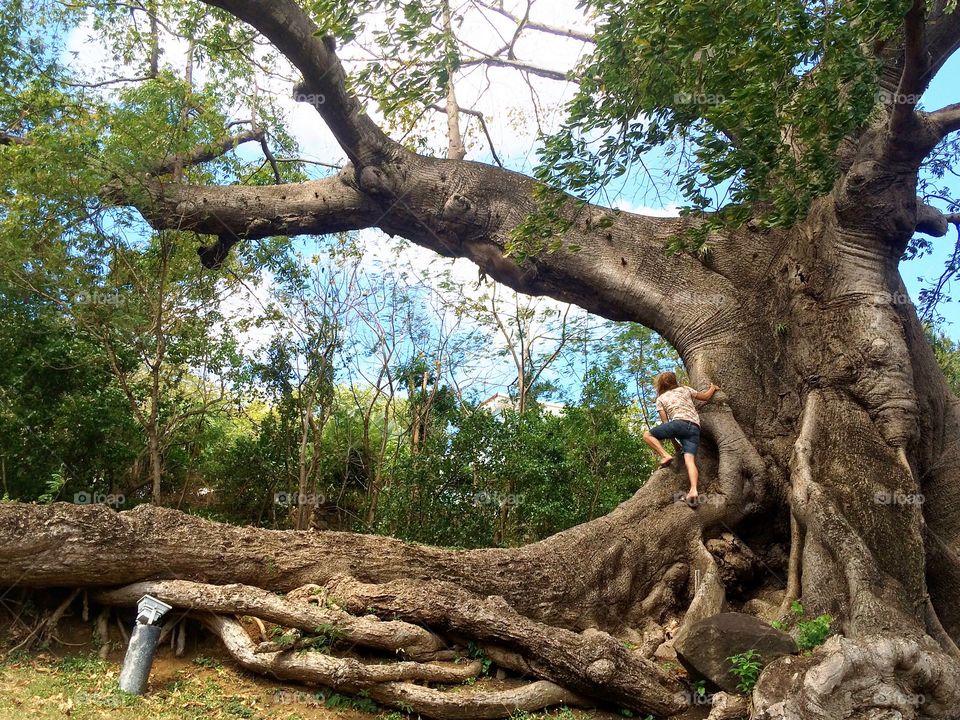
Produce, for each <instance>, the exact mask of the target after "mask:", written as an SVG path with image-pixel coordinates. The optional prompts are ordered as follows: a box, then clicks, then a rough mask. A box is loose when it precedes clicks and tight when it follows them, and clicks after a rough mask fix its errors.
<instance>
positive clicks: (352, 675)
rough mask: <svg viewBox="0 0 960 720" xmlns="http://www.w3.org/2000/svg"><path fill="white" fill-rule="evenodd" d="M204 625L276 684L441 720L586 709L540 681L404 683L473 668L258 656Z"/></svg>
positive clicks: (229, 629)
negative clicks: (360, 697)
mask: <svg viewBox="0 0 960 720" xmlns="http://www.w3.org/2000/svg"><path fill="white" fill-rule="evenodd" d="M203 623H204V625H206V627H208V628H209V629H210V630H212V631H213V632H214V633H215V634H216V635H217V636H218V637H220V639H221V640H222V641H223V643H224V646H225V647H226V649H227V651H228V652H229V653H230V655H231V656H232V657H233V658H234V659H235V660H236V661H237V663H238V664H240V665H241V666H242V667H244V668H246V669H247V670H250V671H252V672H255V673H259V674H265V675H271V676H273V677H276V678H278V679H281V680H295V681H297V682H302V683H306V684H309V685H317V684H320V685H326V686H329V687H332V688H335V689H338V690H342V691H345V692H349V693H355V694H356V693H363V694H365V695H366V696H367V697H370V698H371V699H373V700H375V701H376V702H378V703H381V704H383V705H387V706H389V707H393V708H399V709H402V710H405V711H407V712H411V713H415V714H420V715H424V716H427V717H432V718H439V719H440V720H468V719H469V718H478V719H480V718H501V717H506V716H509V715H511V714H513V713H514V712H516V711H518V710H522V711H526V712H532V711H535V710H540V709H543V708H546V707H551V706H554V705H560V704H565V705H574V706H578V705H584V704H587V703H585V701H584V700H583V699H582V698H580V697H578V696H576V695H575V694H573V693H570V692H568V691H566V690H564V689H563V688H561V687H559V686H558V685H555V684H554V683H551V682H545V681H539V682H533V683H528V684H527V685H524V686H522V687H519V688H515V689H512V690H504V691H497V692H467V691H464V692H449V691H442V690H436V689H433V688H428V687H424V686H422V685H416V684H413V683H412V682H409V681H411V680H421V681H423V680H429V681H433V682H440V683H459V682H463V681H465V680H467V679H468V678H471V677H475V676H476V674H477V673H478V672H479V669H480V668H479V667H478V663H468V664H465V665H462V666H456V665H449V666H441V665H424V664H420V663H391V664H386V665H364V664H363V663H360V662H358V661H355V660H346V659H343V658H333V657H330V656H328V655H322V654H319V653H286V652H278V653H267V654H264V653H257V652H256V648H255V646H254V643H253V642H252V641H251V640H250V638H249V636H248V635H247V633H246V631H245V630H244V629H243V627H242V626H241V625H240V624H239V623H238V622H237V621H235V620H231V619H229V618H226V617H223V616H221V615H205V616H204V617H203Z"/></svg>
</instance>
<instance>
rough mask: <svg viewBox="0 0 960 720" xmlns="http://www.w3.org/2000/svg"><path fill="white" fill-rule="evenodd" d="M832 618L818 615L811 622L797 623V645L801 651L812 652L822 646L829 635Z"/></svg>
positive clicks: (802, 621)
mask: <svg viewBox="0 0 960 720" xmlns="http://www.w3.org/2000/svg"><path fill="white" fill-rule="evenodd" d="M832 622H833V618H832V617H831V616H829V615H818V616H817V617H815V618H813V620H801V621H800V622H799V623H797V645H798V646H799V647H800V649H801V650H813V648H815V647H817V646H818V645H822V644H823V641H824V640H826V639H827V636H828V635H829V634H830V624H831V623H832Z"/></svg>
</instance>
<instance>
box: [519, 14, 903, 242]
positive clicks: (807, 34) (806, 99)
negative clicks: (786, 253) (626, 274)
mask: <svg viewBox="0 0 960 720" xmlns="http://www.w3.org/2000/svg"><path fill="white" fill-rule="evenodd" d="M585 6H586V7H587V9H588V10H589V11H592V12H594V13H596V14H597V16H598V23H597V26H596V35H595V49H594V52H593V54H592V55H591V56H589V57H588V58H587V59H586V60H585V61H584V62H583V63H582V65H581V67H579V68H578V69H577V71H576V74H577V76H578V77H579V79H580V84H579V90H578V92H577V95H576V96H575V97H574V99H573V100H572V101H571V102H570V104H569V106H568V119H567V121H566V123H565V125H564V126H563V128H562V129H561V130H560V131H559V132H558V133H556V134H555V135H553V136H551V137H548V138H547V140H546V142H545V144H544V146H543V148H542V149H541V150H540V166H539V168H538V169H537V171H536V176H537V177H538V179H540V180H541V181H542V182H543V183H544V184H545V186H552V187H562V188H565V189H568V190H570V191H572V192H573V193H575V194H578V195H581V196H592V195H594V194H595V193H596V192H597V191H599V190H600V189H601V188H603V187H604V186H605V185H607V184H609V183H610V182H611V181H613V180H615V179H617V178H620V177H622V176H624V175H625V174H627V173H628V172H629V171H630V170H631V167H632V166H633V165H635V164H637V163H638V162H640V161H641V159H642V158H643V157H644V156H645V155H646V154H647V153H649V152H650V151H651V150H654V149H660V150H661V151H662V152H663V153H664V154H665V155H666V157H667V158H675V159H676V165H677V171H676V177H675V182H676V184H677V186H678V187H679V189H680V191H681V192H682V194H683V197H684V198H685V199H686V201H687V203H688V206H687V208H686V211H687V212H689V213H695V214H698V215H699V214H700V213H702V212H705V211H708V210H711V211H714V215H713V216H712V218H711V220H710V222H708V223H706V225H704V226H701V228H700V230H699V232H698V234H697V235H695V236H692V237H689V238H686V239H685V240H686V241H688V243H689V241H691V240H692V241H693V246H694V247H701V246H702V245H703V243H704V242H705V239H706V233H707V231H708V229H709V228H711V227H716V226H718V225H725V224H739V223H742V222H743V221H745V220H746V219H747V218H748V217H751V216H754V211H755V209H756V208H757V207H764V208H766V210H765V211H764V212H763V213H762V214H761V215H760V216H759V217H754V222H757V223H759V224H761V225H767V226H783V225H789V224H791V223H792V222H793V221H795V220H796V219H797V218H798V217H800V216H801V215H802V214H803V213H804V212H805V211H806V209H807V206H808V205H809V203H810V201H811V200H812V199H813V198H814V197H816V196H818V195H821V194H823V193H825V192H827V191H829V189H830V188H831V186H832V185H833V181H834V179H835V178H836V176H837V169H838V168H837V166H836V160H835V157H836V149H837V147H838V146H839V143H840V142H841V140H842V139H843V137H845V136H846V135H848V134H850V133H851V132H853V131H855V130H857V129H858V128H860V127H861V126H863V125H864V123H865V122H866V121H867V119H868V118H869V116H870V114H871V113H872V112H873V111H874V110H875V109H876V108H877V106H878V93H877V89H878V75H877V71H878V66H877V65H876V63H875V62H873V61H872V60H871V59H869V57H868V55H867V54H866V53H864V52H863V50H862V48H864V47H866V46H868V45H872V44H874V43H877V42H881V41H883V40H885V39H887V38H889V37H891V35H892V34H893V33H894V32H895V31H896V30H897V29H898V28H899V26H900V22H901V20H902V17H903V14H904V13H905V11H906V9H907V5H906V4H904V3H902V2H901V3H894V4H890V3H880V2H857V3H853V4H845V3H844V4H841V3H828V4H826V5H824V6H823V7H819V6H818V8H817V9H813V8H812V7H811V6H810V5H809V4H807V3H802V2H797V1H796V0H787V1H786V2H775V3H773V4H772V5H771V4H770V3H769V2H760V1H759V0H737V1H736V2H733V3H723V5H722V8H721V7H720V5H717V6H716V7H713V5H712V4H711V3H709V2H708V3H670V2H662V1H661V0H645V1H643V2H634V1H633V0H588V2H586V3H585ZM828 118H829V120H828ZM788 129H789V135H790V136H791V137H792V138H793V140H794V142H792V143H785V142H783V138H784V137H785V133H787V131H788ZM734 139H735V141H734ZM543 208H544V209H543V212H542V213H541V215H542V216H545V217H546V218H547V219H548V220H549V219H550V218H551V217H555V218H559V217H560V216H561V213H560V212H559V210H560V208H558V207H557V205H556V203H552V202H550V200H549V198H547V202H545V203H543ZM537 223H540V224H542V223H543V220H541V219H534V220H533V221H531V222H528V224H527V227H526V229H525V233H524V234H523V235H525V237H521V238H520V239H519V241H520V243H521V244H522V243H523V241H525V240H526V241H528V244H530V243H534V250H536V249H537V248H536V243H537V242H538V238H539V237H541V236H543V235H544V233H543V232H542V231H538V230H537ZM528 250H529V248H528Z"/></svg>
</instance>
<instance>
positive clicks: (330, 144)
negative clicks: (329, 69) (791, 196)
mask: <svg viewBox="0 0 960 720" xmlns="http://www.w3.org/2000/svg"><path fill="white" fill-rule="evenodd" d="M506 5H507V7H511V5H514V6H516V7H518V8H519V7H520V5H519V3H517V2H513V3H511V2H510V1H508V2H507V3H506ZM576 5H577V3H576V0H541V1H540V3H539V4H535V5H534V6H533V12H532V14H531V19H532V20H534V21H537V20H540V21H543V22H548V23H550V24H552V25H561V26H567V27H580V28H583V29H587V28H588V24H587V23H585V22H584V20H583V18H582V16H581V14H580V11H579V10H578V9H577V8H576ZM524 6H525V3H524ZM520 14H522V12H521V13H520ZM461 33H462V35H463V36H464V37H467V38H469V43H470V44H471V45H473V46H474V47H480V48H487V49H492V48H494V47H497V46H498V45H500V44H502V42H503V41H504V40H506V39H509V38H510V36H511V35H512V25H511V23H510V22H509V21H507V20H506V19H502V18H498V17H497V16H495V15H493V16H492V17H488V16H482V15H480V14H478V13H476V12H471V11H468V12H467V13H466V16H465V19H464V24H463V26H462V30H461ZM361 39H362V38H361ZM185 50H186V48H185V46H184V45H183V44H182V43H179V44H178V43H177V42H175V41H167V42H165V43H164V56H163V61H164V62H167V63H171V64H172V66H173V67H175V68H182V67H183V58H184V57H185ZM516 50H517V56H518V57H519V58H520V59H521V60H524V61H527V62H530V63H533V64H535V65H541V66H545V67H549V68H551V69H557V70H561V71H564V70H567V69H569V68H572V67H573V66H574V65H575V64H576V62H577V61H578V59H580V58H581V57H582V56H583V54H584V53H585V52H588V50H589V46H588V45H586V44H584V43H582V42H579V41H576V40H570V39H567V38H559V37H555V36H553V35H545V34H541V33H530V35H529V36H523V37H522V38H521V40H520V41H519V42H518V43H517V46H516ZM66 52H68V53H71V59H70V64H71V65H72V66H73V67H75V68H78V67H79V68H82V71H81V72H83V73H85V74H86V75H87V76H88V77H89V78H91V79H92V78H98V77H102V74H103V72H104V71H105V69H107V68H110V67H111V66H114V68H115V64H114V63H113V62H112V60H111V59H110V58H109V57H108V56H107V55H106V53H105V51H104V50H103V49H102V46H101V45H100V43H99V42H98V41H97V38H96V34H95V33H94V32H92V31H91V29H90V28H89V27H85V28H84V27H81V28H79V29H77V30H76V31H74V32H73V33H71V35H70V36H69V38H68V39H67V47H66ZM341 57H342V58H343V59H344V62H345V64H346V65H347V66H348V68H349V67H357V66H358V65H359V64H361V63H364V62H368V61H369V58H368V57H366V56H365V54H364V52H363V51H362V50H359V49H357V48H355V47H354V46H347V47H345V48H343V49H342V51H341ZM287 74H288V75H292V73H289V72H287ZM957 77H960V56H954V57H953V58H952V59H951V60H950V61H949V62H948V63H947V65H946V66H945V67H944V68H943V70H942V71H941V72H940V73H939V75H938V77H937V78H936V79H935V80H934V82H933V84H932V85H931V87H930V89H929V90H928V92H927V94H926V96H925V98H924V102H923V106H924V108H926V109H935V108H937V107H940V106H942V105H946V104H949V103H951V102H956V101H958V100H960V97H957V93H956V90H955V86H956V82H955V79H956V78H957ZM195 79H196V80H197V81H199V82H202V79H203V70H202V68H199V69H198V70H197V71H196V73H195ZM258 86H259V87H260V88H261V91H262V92H269V93H273V94H275V96H276V97H278V98H280V102H281V105H282V107H283V109H284V111H285V113H286V115H287V126H288V129H289V131H290V132H291V133H292V135H293V136H294V137H295V138H296V139H297V141H298V143H299V144H300V146H301V153H300V154H301V156H302V157H304V158H307V159H311V160H316V161H320V162H324V163H331V162H332V163H341V162H343V160H344V155H343V152H342V150H341V149H340V148H339V147H338V146H337V144H336V142H335V141H334V139H333V137H332V135H331V134H330V132H329V130H328V129H327V128H326V126H325V125H324V124H323V122H322V120H321V119H320V117H319V116H318V115H317V113H316V112H315V110H314V109H313V108H312V107H310V106H309V105H306V104H303V103H295V102H294V101H293V99H292V97H291V95H292V93H291V88H290V85H289V84H288V83H286V82H285V81H283V80H282V79H278V78H271V77H267V76H263V77H261V78H260V80H259V81H258ZM574 90H575V88H574V86H573V85H572V84H570V83H566V82H557V81H551V80H546V79H536V84H535V91H532V90H531V89H530V88H529V87H528V86H527V84H526V83H525V82H524V81H523V79H522V77H521V76H520V74H519V73H516V72H514V71H510V70H501V69H495V68H493V69H487V68H481V67H475V68H471V69H468V70H466V71H465V72H464V74H463V76H462V77H461V78H460V79H458V81H457V94H458V99H459V100H460V102H461V105H462V106H464V107H471V108H474V109H477V110H480V111H481V112H483V114H484V115H485V117H486V119H487V123H488V127H489V130H490V134H491V136H492V138H493V143H494V146H495V148H496V151H497V154H498V155H499V156H500V158H502V159H503V160H504V162H505V163H506V164H507V165H508V166H509V167H511V168H512V169H515V170H518V171H521V172H524V171H529V170H531V169H532V168H533V166H534V165H535V162H536V157H535V150H536V148H537V146H538V137H539V134H540V133H542V132H546V133H549V132H551V131H552V130H555V129H556V128H557V127H558V126H559V123H560V122H561V121H562V119H563V116H564V112H563V106H564V104H565V102H566V101H567V100H569V99H570V98H571V97H572V95H573V93H574ZM373 114H374V116H375V117H376V115H375V113H373ZM445 124H446V119H445V116H443V115H440V114H439V113H438V114H435V115H434V116H433V117H431V118H430V119H429V120H428V121H427V125H428V127H429V129H430V131H431V133H430V134H431V136H432V137H435V138H436V139H437V141H436V145H435V147H434V148H433V149H434V150H435V151H436V152H438V153H440V152H443V149H444V146H445V141H444V137H445ZM464 127H465V129H466V132H467V149H468V154H467V158H468V159H473V160H479V161H490V160H491V155H490V152H489V147H488V145H487V141H486V139H485V137H484V136H483V135H482V134H481V133H480V132H479V126H478V124H477V122H476V121H475V120H473V119H467V121H466V123H465V124H464ZM242 153H243V154H244V155H246V156H249V157H251V158H254V157H259V156H258V152H257V149H256V148H254V147H250V148H244V149H243V150H242ZM653 165H654V167H655V163H654V164H653ZM308 172H310V174H311V175H312V176H315V177H319V176H323V175H326V174H328V173H329V172H330V170H328V169H326V168H321V167H319V166H308ZM952 187H953V190H954V196H960V181H957V180H956V179H955V181H954V183H953V186H952ZM600 201H601V202H605V203H607V204H610V205H611V206H615V207H618V208H621V209H623V210H628V211H632V212H641V213H645V214H653V215H673V214H676V212H677V209H678V206H679V203H680V202H681V198H680V197H679V195H678V194H677V193H676V192H675V191H674V190H673V189H671V188H670V187H669V186H666V185H658V186H657V187H651V185H650V183H641V182H639V181H638V180H637V178H633V179H629V180H627V181H626V182H623V183H619V184H618V185H617V186H615V187H612V188H610V189H609V191H608V193H607V196H606V197H605V198H600ZM359 241H360V243H361V244H362V245H363V246H364V247H365V248H366V252H367V254H368V261H369V262H370V263H371V267H372V266H373V265H375V264H377V263H391V262H396V260H395V259H394V253H395V252H396V245H395V241H392V240H390V239H388V238H387V237H386V236H385V235H383V234H382V233H381V232H380V231H378V230H367V231H362V232H361V233H360V239H359ZM955 241H956V231H955V230H954V229H953V228H951V230H950V232H949V234H948V236H947V237H945V238H937V239H933V243H932V244H933V252H932V253H931V254H930V255H929V256H926V257H923V258H920V259H916V260H912V261H908V262H904V263H903V264H902V266H901V273H902V275H903V278H904V282H905V283H906V286H907V289H908V291H909V292H910V294H911V296H912V297H916V296H917V293H918V291H919V290H920V288H921V287H923V286H924V284H927V283H929V282H930V280H931V279H932V278H935V277H937V276H938V275H939V274H940V272H941V271H942V269H943V264H944V261H945V260H946V258H947V257H948V256H949V254H950V253H951V252H952V249H953V245H954V243H955ZM297 242H298V244H299V245H300V246H301V247H302V248H303V249H304V250H305V251H307V252H309V251H311V249H313V241H311V240H310V239H300V240H298V241H297ZM404 247H405V248H406V249H404V250H403V251H402V256H403V257H402V261H403V262H406V263H408V264H410V265H411V266H412V267H431V268H434V269H436V268H439V267H444V266H449V267H450V268H451V272H452V273H453V276H454V277H455V278H457V279H460V280H462V281H467V280H470V279H473V280H474V281H475V279H476V277H477V271H476V268H475V267H474V266H473V265H472V264H471V263H469V262H468V261H465V260H458V261H450V260H447V259H443V258H439V257H438V256H436V255H435V254H433V253H432V252H430V251H428V250H424V249H422V248H418V247H416V246H412V245H409V244H405V245H404ZM425 282H429V281H428V280H425ZM258 292H266V290H265V289H264V288H263V287H261V289H260V290H259V291H258ZM939 311H940V313H941V315H942V316H943V317H944V320H945V323H944V325H943V328H942V329H943V330H944V331H945V332H946V333H947V334H948V335H950V336H951V337H953V338H954V339H955V340H960V301H954V302H951V303H944V304H943V305H942V306H941V307H940V309H939ZM256 341H257V339H256V338H251V339H250V342H256Z"/></svg>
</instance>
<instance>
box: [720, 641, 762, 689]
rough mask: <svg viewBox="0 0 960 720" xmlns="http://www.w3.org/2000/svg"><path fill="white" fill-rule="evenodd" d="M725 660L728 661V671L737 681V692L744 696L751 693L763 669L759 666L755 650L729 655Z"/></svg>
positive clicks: (757, 654) (758, 657)
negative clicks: (729, 666)
mask: <svg viewBox="0 0 960 720" xmlns="http://www.w3.org/2000/svg"><path fill="white" fill-rule="evenodd" d="M727 660H729V661H730V665H731V668H730V671H731V672H732V673H733V674H734V675H736V676H737V679H738V680H739V682H738V683H737V690H739V691H740V692H742V693H745V694H746V693H750V692H752V691H753V687H754V685H756V684H757V678H759V677H760V670H761V668H762V667H763V666H762V665H761V664H760V653H759V652H757V651H756V650H746V651H745V652H742V653H739V654H737V655H731V656H730V657H728V658H727Z"/></svg>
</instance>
